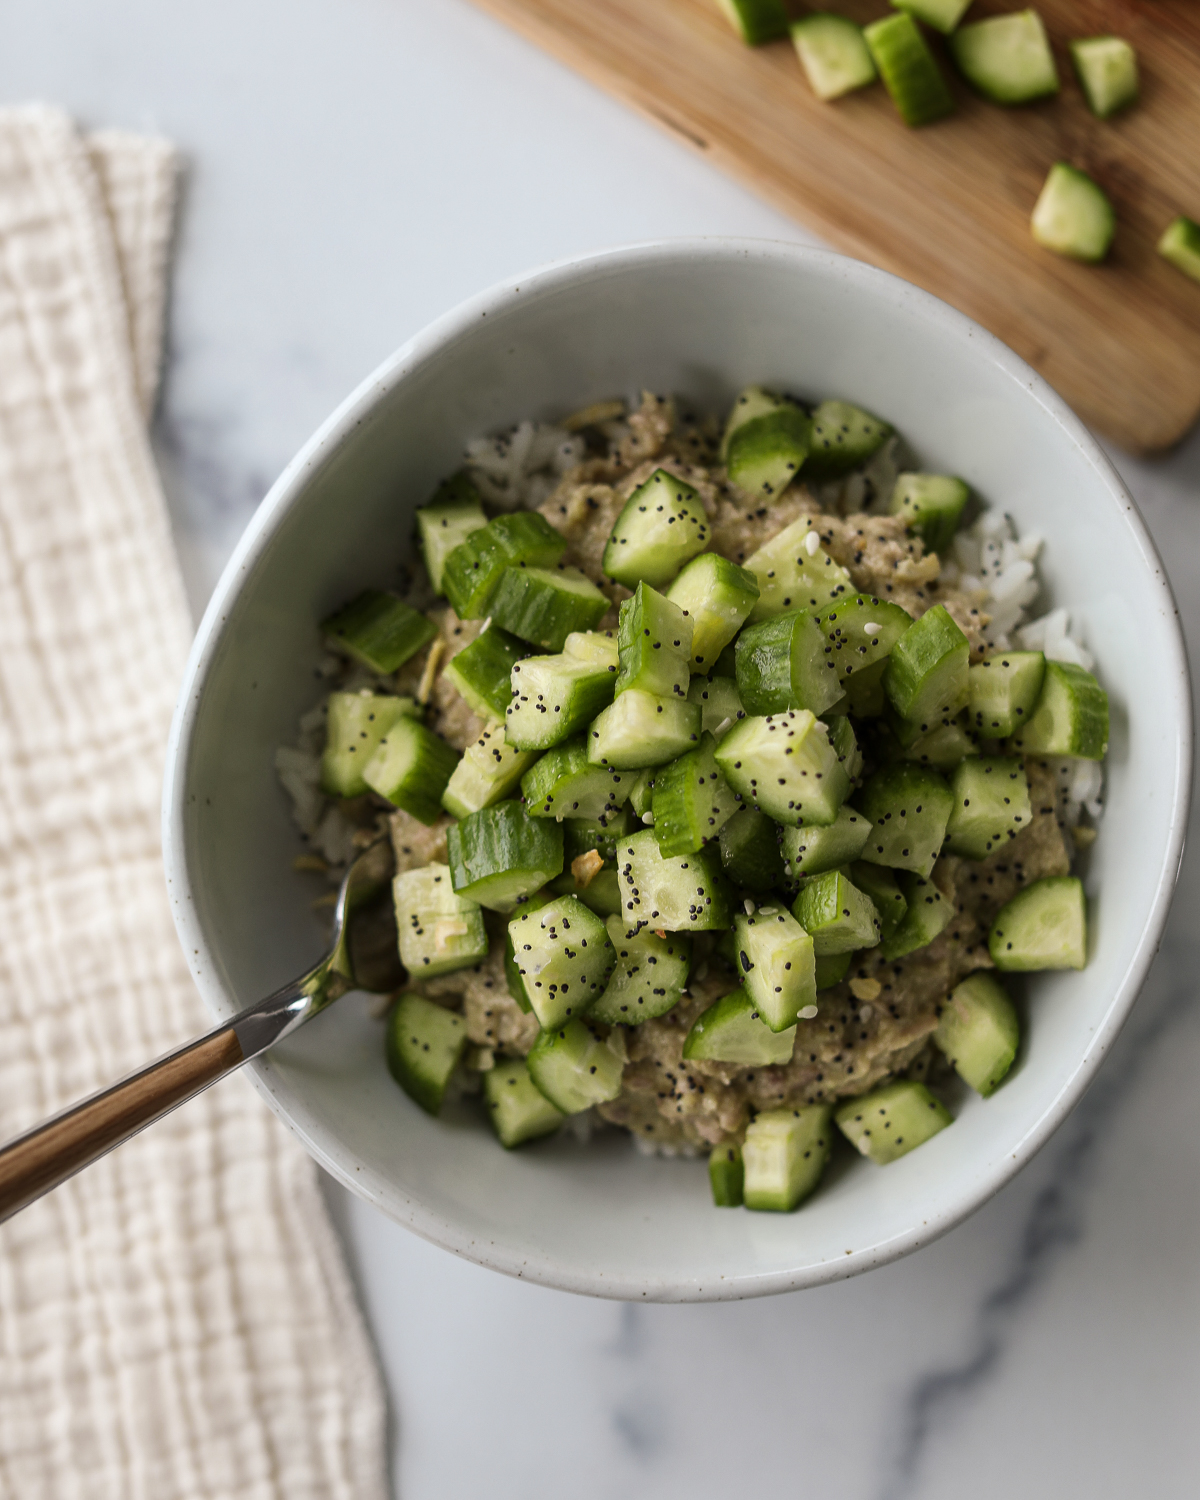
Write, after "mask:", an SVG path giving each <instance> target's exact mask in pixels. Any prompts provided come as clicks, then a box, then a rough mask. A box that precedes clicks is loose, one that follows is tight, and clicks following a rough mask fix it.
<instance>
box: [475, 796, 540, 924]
mask: <svg viewBox="0 0 1200 1500" xmlns="http://www.w3.org/2000/svg"><path fill="white" fill-rule="evenodd" d="M446 848H447V851H448V854H449V860H450V876H451V880H452V882H453V885H454V889H455V891H456V892H457V893H458V894H459V895H461V896H466V897H468V898H469V899H470V900H472V901H477V902H478V903H479V904H480V906H486V907H487V908H488V909H489V910H490V911H498V912H509V911H511V910H512V909H513V907H514V906H516V904H517V902H518V901H519V900H520V899H521V897H522V896H528V895H529V894H530V893H531V892H533V891H536V890H539V889H540V888H541V887H542V886H544V885H545V884H546V882H547V881H548V880H553V879H554V877H555V876H556V875H559V874H561V873H562V867H563V836H562V829H561V828H560V827H559V826H558V824H557V823H552V822H550V821H549V820H548V819H546V818H531V817H530V816H529V814H528V813H527V812H526V811H525V809H524V807H522V805H521V804H520V803H519V802H497V803H496V804H495V806H493V807H484V808H481V809H480V811H479V812H475V813H471V814H470V816H469V817H466V818H464V819H463V820H462V822H461V823H455V824H454V825H453V826H452V827H451V828H450V829H449V831H448V832H447V834H446Z"/></svg>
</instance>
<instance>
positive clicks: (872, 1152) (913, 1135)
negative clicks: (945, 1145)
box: [834, 1078, 953, 1166]
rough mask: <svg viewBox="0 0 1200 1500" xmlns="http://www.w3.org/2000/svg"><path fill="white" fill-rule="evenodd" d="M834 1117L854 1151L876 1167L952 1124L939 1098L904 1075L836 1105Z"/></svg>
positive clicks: (913, 1148)
mask: <svg viewBox="0 0 1200 1500" xmlns="http://www.w3.org/2000/svg"><path fill="white" fill-rule="evenodd" d="M834 1119H835V1120H836V1121H837V1124H838V1129H839V1130H840V1131H841V1132H842V1134H843V1135H844V1136H845V1137H846V1139H847V1140H848V1141H849V1142H850V1144H851V1145H852V1146H853V1147H854V1148H855V1150H856V1151H859V1152H861V1153H862V1155H863V1156H866V1157H869V1158H870V1160H871V1161H873V1162H877V1163H878V1164H879V1165H880V1166H886V1165H887V1163H888V1162H892V1161H896V1160H897V1159H898V1158H899V1157H901V1156H907V1155H908V1153H909V1152H910V1151H914V1150H915V1149H916V1148H917V1147H918V1146H923V1145H924V1144H925V1142H926V1141H927V1140H929V1139H930V1138H931V1137H932V1136H935V1135H937V1133H938V1131H939V1130H945V1128H946V1126H947V1125H950V1124H952V1123H953V1116H952V1115H951V1113H950V1111H949V1110H948V1109H947V1108H946V1106H945V1105H944V1104H943V1103H942V1102H941V1100H940V1099H935V1098H934V1097H933V1095H932V1094H931V1093H930V1092H929V1090H928V1089H927V1088H926V1087H925V1085H924V1084H923V1083H914V1082H913V1081H912V1080H911V1079H908V1078H900V1079H897V1080H896V1081H895V1082H894V1083H885V1084H884V1085H883V1087H882V1088H878V1089H872V1091H871V1092H870V1093H869V1094H863V1095H861V1096H860V1097H859V1098H857V1099H847V1100H846V1102H845V1103H844V1104H841V1105H839V1106H838V1108H837V1111H836V1112H835V1114H834Z"/></svg>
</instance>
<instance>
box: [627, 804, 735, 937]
mask: <svg viewBox="0 0 1200 1500" xmlns="http://www.w3.org/2000/svg"><path fill="white" fill-rule="evenodd" d="M617 873H618V876H619V878H620V881H621V893H622V896H623V898H624V910H623V912H622V917H623V919H624V922H625V931H626V932H634V931H640V930H641V929H642V928H645V927H649V928H650V929H651V930H653V931H662V932H711V931H720V929H721V928H723V927H728V926H729V883H728V881H727V880H726V879H725V872H724V871H723V870H722V868H721V860H720V857H719V855H718V854H717V853H716V852H715V851H714V850H712V849H701V850H700V851H699V852H698V853H696V854H679V855H675V856H673V857H667V856H666V855H664V854H663V852H662V850H661V849H660V848H659V847H658V840H657V839H656V838H655V836H654V830H653V829H652V828H647V829H646V830H645V831H644V832H643V833H635V834H634V835H633V836H632V838H630V839H629V840H628V842H627V843H625V844H623V845H622V846H621V848H620V849H619V850H618V851H617Z"/></svg>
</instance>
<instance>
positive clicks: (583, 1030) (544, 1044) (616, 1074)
mask: <svg viewBox="0 0 1200 1500" xmlns="http://www.w3.org/2000/svg"><path fill="white" fill-rule="evenodd" d="M618 1035H619V1033H618ZM525 1062H526V1066H527V1067H528V1068H529V1076H530V1078H532V1079H533V1081H534V1083H535V1085H536V1086H537V1088H538V1090H539V1092H540V1093H542V1094H543V1095H544V1096H545V1097H546V1098H547V1099H549V1101H550V1103H551V1104H553V1105H554V1107H555V1108H556V1109H559V1110H561V1111H562V1112H563V1114H564V1115H576V1114H579V1113H580V1111H581V1110H585V1109H591V1107H592V1105H593V1104H604V1103H606V1102H607V1101H608V1100H609V1099H615V1098H616V1097H617V1095H618V1094H619V1093H620V1092H621V1075H622V1074H623V1072H624V1071H625V1061H624V1058H623V1057H622V1056H621V1054H620V1053H619V1052H618V1050H617V1048H616V1046H615V1045H612V1044H610V1043H609V1042H602V1041H601V1040H600V1038H599V1037H597V1036H595V1035H594V1034H593V1033H592V1032H591V1031H589V1030H588V1028H587V1027H586V1026H585V1025H584V1024H583V1022H582V1021H579V1020H572V1021H568V1022H567V1024H566V1025H565V1026H560V1027H558V1028H556V1029H555V1030H554V1031H543V1032H542V1033H541V1035H540V1036H539V1037H538V1039H537V1041H536V1042H534V1044H533V1046H532V1048H531V1049H530V1052H529V1056H528V1057H527V1058H526V1059H525Z"/></svg>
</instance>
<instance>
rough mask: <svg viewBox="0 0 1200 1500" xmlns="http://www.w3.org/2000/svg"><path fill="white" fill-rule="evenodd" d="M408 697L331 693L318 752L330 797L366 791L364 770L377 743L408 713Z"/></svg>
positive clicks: (358, 794) (346, 795) (323, 780)
mask: <svg viewBox="0 0 1200 1500" xmlns="http://www.w3.org/2000/svg"><path fill="white" fill-rule="evenodd" d="M409 703H410V700H409V699H408V698H391V697H386V696H383V695H381V694H378V693H371V692H368V691H366V690H365V689H364V690H363V691H362V692H361V693H330V695H329V703H328V706H327V711H326V720H325V749H324V751H323V752H322V755H321V790H322V791H323V792H327V793H328V794H329V795H330V796H331V797H361V796H362V794H363V793H364V792H365V791H366V790H367V783H366V782H365V781H364V780H363V772H364V771H365V770H366V768H367V766H368V765H370V763H371V757H372V756H373V755H374V754H375V752H376V750H378V748H379V742H380V740H382V739H383V737H384V735H385V734H386V733H387V732H388V730H389V729H390V728H391V727H392V725H393V724H395V723H396V721H397V720H398V719H402V718H404V717H406V716H407V713H408V706H409Z"/></svg>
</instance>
